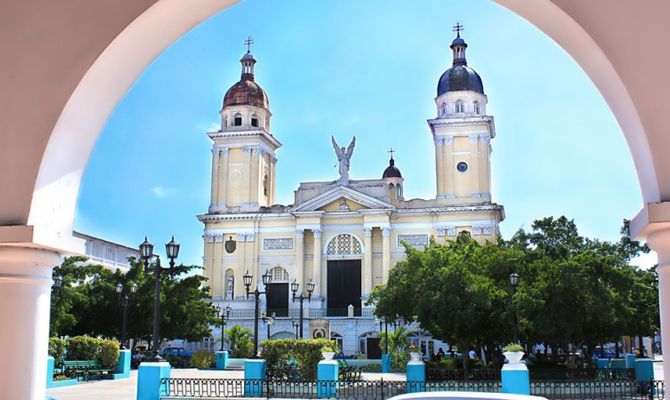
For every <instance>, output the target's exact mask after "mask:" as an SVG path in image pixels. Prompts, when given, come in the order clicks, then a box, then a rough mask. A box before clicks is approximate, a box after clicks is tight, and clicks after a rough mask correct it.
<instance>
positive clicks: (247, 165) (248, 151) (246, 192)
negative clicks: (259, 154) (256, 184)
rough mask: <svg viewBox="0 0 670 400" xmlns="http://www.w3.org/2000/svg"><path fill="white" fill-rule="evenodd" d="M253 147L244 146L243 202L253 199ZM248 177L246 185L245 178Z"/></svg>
mask: <svg viewBox="0 0 670 400" xmlns="http://www.w3.org/2000/svg"><path fill="white" fill-rule="evenodd" d="M252 153H253V147H251V146H245V147H244V156H245V157H244V173H243V174H242V176H243V178H242V183H243V184H242V193H243V195H242V204H245V203H249V202H250V201H251V180H252V177H251V159H252ZM245 177H246V179H247V184H246V185H244V178H245Z"/></svg>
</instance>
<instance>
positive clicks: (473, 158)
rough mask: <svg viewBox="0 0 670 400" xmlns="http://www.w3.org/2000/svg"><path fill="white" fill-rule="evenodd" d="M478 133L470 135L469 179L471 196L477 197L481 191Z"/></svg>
mask: <svg viewBox="0 0 670 400" xmlns="http://www.w3.org/2000/svg"><path fill="white" fill-rule="evenodd" d="M479 169H480V168H479V135H478V134H476V133H473V134H471V135H470V174H471V176H472V179H471V182H472V183H471V185H472V187H471V190H470V192H471V196H472V197H479V193H480V192H481V190H480V188H479Z"/></svg>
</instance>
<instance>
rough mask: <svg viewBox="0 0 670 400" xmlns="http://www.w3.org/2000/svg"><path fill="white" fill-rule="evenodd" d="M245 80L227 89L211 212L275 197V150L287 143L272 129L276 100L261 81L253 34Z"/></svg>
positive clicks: (216, 138) (248, 207) (253, 206)
mask: <svg viewBox="0 0 670 400" xmlns="http://www.w3.org/2000/svg"><path fill="white" fill-rule="evenodd" d="M244 43H245V45H247V52H246V53H245V54H244V56H242V59H241V60H240V62H241V64H242V74H241V77H240V80H239V82H237V83H235V84H234V85H233V86H231V88H230V89H228V91H227V92H226V94H225V96H224V99H223V107H222V108H221V111H220V115H221V128H220V129H219V130H218V131H216V132H209V133H208V136H209V137H210V139H212V141H213V144H212V188H211V189H212V190H211V201H210V206H209V213H210V214H212V213H220V212H231V211H233V212H234V211H241V212H245V211H257V210H258V209H259V208H260V207H262V206H266V207H267V206H270V205H272V204H274V203H275V181H276V173H275V165H276V162H277V159H276V157H275V151H276V150H277V149H278V148H279V147H281V143H280V142H279V141H278V140H277V139H276V138H275V137H274V136H272V134H271V133H270V118H271V117H272V113H271V112H270V104H269V101H268V96H267V94H266V93H265V91H264V90H263V89H262V88H261V87H260V85H258V84H257V83H256V82H255V79H254V67H255V65H256V59H255V58H254V56H253V55H252V54H251V45H252V44H253V43H254V42H253V39H251V38H249V39H247V40H246V41H245V42H244Z"/></svg>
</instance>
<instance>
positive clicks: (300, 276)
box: [295, 229, 305, 293]
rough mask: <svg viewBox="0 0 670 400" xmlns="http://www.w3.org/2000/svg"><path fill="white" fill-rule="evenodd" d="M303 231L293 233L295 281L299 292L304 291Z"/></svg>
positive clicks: (297, 230) (298, 230)
mask: <svg viewBox="0 0 670 400" xmlns="http://www.w3.org/2000/svg"><path fill="white" fill-rule="evenodd" d="M304 247H305V231H304V230H302V229H296V231H295V280H296V281H298V283H299V284H300V292H301V293H302V292H304V291H305V279H304V274H305V265H304V264H305V251H304Z"/></svg>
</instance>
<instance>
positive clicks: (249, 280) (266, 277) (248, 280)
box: [242, 271, 272, 358]
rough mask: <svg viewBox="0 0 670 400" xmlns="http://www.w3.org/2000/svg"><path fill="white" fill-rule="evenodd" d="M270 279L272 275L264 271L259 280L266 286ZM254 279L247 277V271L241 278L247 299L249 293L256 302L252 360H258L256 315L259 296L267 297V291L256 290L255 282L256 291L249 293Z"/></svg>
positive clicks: (250, 276)
mask: <svg viewBox="0 0 670 400" xmlns="http://www.w3.org/2000/svg"><path fill="white" fill-rule="evenodd" d="M271 278H272V275H270V271H266V272H265V273H264V274H263V275H261V279H262V280H263V286H267V285H268V283H270V279H271ZM253 280H254V277H253V275H249V271H247V273H246V274H244V276H242V281H243V282H244V287H245V288H246V291H247V299H248V298H249V293H251V294H253V295H254V298H255V301H256V307H255V311H254V355H253V358H258V314H259V307H260V296H261V295H262V294H265V295H267V291H265V292H261V291H260V290H258V282H256V290H254V291H253V292H249V287H250V286H251V283H252V282H253Z"/></svg>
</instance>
